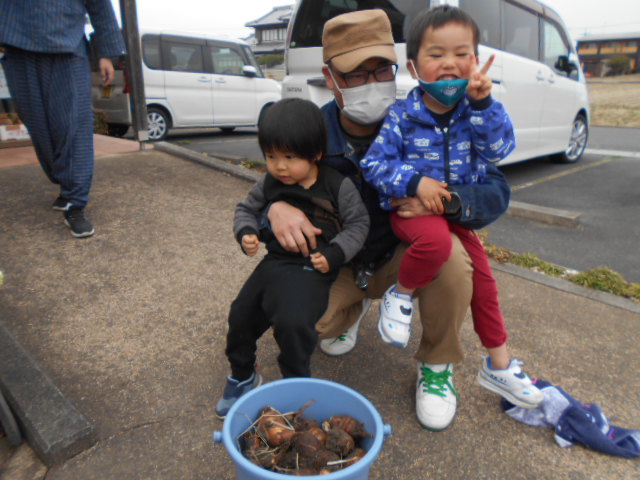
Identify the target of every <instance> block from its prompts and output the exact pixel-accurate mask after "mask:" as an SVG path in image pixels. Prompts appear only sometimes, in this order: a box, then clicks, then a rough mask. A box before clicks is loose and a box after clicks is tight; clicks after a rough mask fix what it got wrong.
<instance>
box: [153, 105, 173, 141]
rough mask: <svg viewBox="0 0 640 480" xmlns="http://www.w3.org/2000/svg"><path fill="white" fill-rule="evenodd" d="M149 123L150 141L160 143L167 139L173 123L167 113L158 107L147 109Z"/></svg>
mask: <svg viewBox="0 0 640 480" xmlns="http://www.w3.org/2000/svg"><path fill="white" fill-rule="evenodd" d="M147 123H148V127H147V128H148V132H149V140H150V141H152V142H160V141H162V140H164V139H165V138H166V136H167V133H169V125H170V123H171V122H170V120H169V115H167V112H165V111H164V110H162V109H161V108H157V107H149V108H147Z"/></svg>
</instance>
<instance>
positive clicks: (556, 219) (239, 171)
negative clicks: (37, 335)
mask: <svg viewBox="0 0 640 480" xmlns="http://www.w3.org/2000/svg"><path fill="white" fill-rule="evenodd" d="M154 145H155V146H156V149H157V150H160V151H163V152H165V153H170V154H172V155H175V156H177V157H181V158H183V159H185V160H189V161H192V162H196V163H200V164H202V165H206V166H208V167H211V168H215V169H217V170H221V171H223V172H226V173H229V174H231V175H235V176H237V177H239V178H243V179H245V180H248V181H250V182H255V181H257V180H258V179H259V178H260V177H261V175H262V174H260V173H258V172H254V171H251V170H247V169H246V168H244V167H241V166H239V165H231V164H229V163H228V162H225V161H224V160H219V159H217V158H214V157H209V156H207V155H203V154H201V153H198V152H194V151H193V150H189V149H187V148H184V147H180V146H177V145H173V144H171V143H167V142H158V143H155V144H154ZM514 207H515V208H516V209H517V210H518V211H519V212H518V213H521V212H525V213H522V214H523V216H524V215H530V216H529V217H527V218H530V219H533V218H532V217H533V216H537V217H538V219H539V220H538V221H544V222H546V223H554V224H555V225H563V226H570V227H575V226H576V225H577V223H579V222H578V218H579V216H580V214H579V213H576V212H569V211H567V210H558V209H554V208H547V207H539V206H537V205H531V204H528V203H523V202H513V201H512V202H511V203H510V208H509V211H511V210H512V208H514ZM540 219H542V220H540ZM491 263H492V268H493V269H495V270H498V271H500V272H504V273H509V274H511V275H516V276H519V277H521V278H525V279H527V280H530V281H532V282H535V283H539V284H542V285H545V286H547V287H551V288H555V289H557V290H561V291H564V292H567V293H572V294H574V295H578V296H581V297H585V298H589V299H591V300H595V301H598V302H601V303H605V304H607V305H610V306H613V307H618V308H621V309H624V310H628V311H630V312H634V313H638V314H640V305H639V304H637V303H636V302H634V301H633V300H628V299H626V298H623V297H619V296H617V295H613V294H611V293H607V292H600V291H598V290H593V289H591V288H587V287H582V286H580V285H576V284H575V283H571V282H569V281H568V280H563V279H561V278H555V277H551V276H549V275H546V274H544V273H540V272H536V271H533V270H528V269H526V268H522V267H518V266H516V265H510V264H506V263H497V262H495V261H493V260H492V261H491Z"/></svg>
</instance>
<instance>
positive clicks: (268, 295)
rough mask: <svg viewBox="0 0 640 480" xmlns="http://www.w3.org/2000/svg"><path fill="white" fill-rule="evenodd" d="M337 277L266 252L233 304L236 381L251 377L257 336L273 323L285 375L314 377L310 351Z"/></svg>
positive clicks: (230, 345)
mask: <svg viewBox="0 0 640 480" xmlns="http://www.w3.org/2000/svg"><path fill="white" fill-rule="evenodd" d="M336 272H337V270H336ZM335 277H336V274H335V272H332V273H329V274H322V273H319V272H317V271H316V270H314V269H313V268H311V267H308V266H305V265H302V264H301V263H299V262H295V261H292V260H290V259H286V258H283V257H281V256H275V255H271V254H267V256H266V257H265V258H264V259H263V260H262V261H261V262H260V263H259V264H258V266H257V267H256V269H255V270H254V271H253V273H252V274H251V276H250V277H249V278H248V279H247V281H246V282H245V284H244V286H243V287H242V289H241V290H240V293H239V294H238V296H237V297H236V299H235V300H234V301H233V303H232V304H231V311H230V313H229V332H228V333H227V348H226V350H225V353H226V355H227V358H228V359H229V363H230V364H231V375H232V376H233V377H234V378H235V379H237V380H245V379H247V378H249V377H250V376H251V374H252V373H253V370H254V365H255V363H256V349H257V341H258V339H259V338H260V337H261V336H262V335H263V334H264V333H265V332H266V331H267V330H268V329H269V327H273V336H274V338H275V340H276V342H277V343H278V346H279V347H280V355H279V356H278V365H279V366H280V372H281V373H282V376H283V377H284V378H287V377H309V376H311V368H310V363H311V354H312V353H313V350H314V348H315V346H316V343H317V342H318V333H317V332H316V329H315V324H316V322H317V321H318V320H319V319H320V317H321V316H322V314H323V313H324V311H325V310H326V308H327V302H328V299H329V289H330V287H331V283H332V282H333V280H334V279H335Z"/></svg>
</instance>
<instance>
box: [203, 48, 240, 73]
mask: <svg viewBox="0 0 640 480" xmlns="http://www.w3.org/2000/svg"><path fill="white" fill-rule="evenodd" d="M209 52H210V53H211V61H212V63H213V73H219V74H222V75H242V67H244V65H245V63H244V60H243V59H242V56H241V54H240V52H238V51H237V50H234V49H233V48H231V47H228V46H215V45H209Z"/></svg>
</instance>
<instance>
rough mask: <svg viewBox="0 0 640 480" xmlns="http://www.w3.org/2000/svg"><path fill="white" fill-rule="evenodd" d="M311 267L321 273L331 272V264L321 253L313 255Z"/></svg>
mask: <svg viewBox="0 0 640 480" xmlns="http://www.w3.org/2000/svg"><path fill="white" fill-rule="evenodd" d="M311 265H313V268H315V269H316V270H317V271H319V272H320V273H327V272H328V271H329V262H327V259H326V258H325V256H324V255H322V254H321V253H312V254H311Z"/></svg>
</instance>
